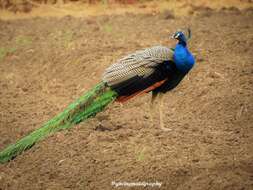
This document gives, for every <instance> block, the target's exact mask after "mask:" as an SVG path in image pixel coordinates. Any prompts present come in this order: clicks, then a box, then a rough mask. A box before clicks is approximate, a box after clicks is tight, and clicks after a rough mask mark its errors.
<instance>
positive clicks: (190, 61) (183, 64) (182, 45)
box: [173, 41, 195, 73]
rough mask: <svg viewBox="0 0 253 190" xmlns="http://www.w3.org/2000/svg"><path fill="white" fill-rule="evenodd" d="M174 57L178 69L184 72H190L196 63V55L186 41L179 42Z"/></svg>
mask: <svg viewBox="0 0 253 190" xmlns="http://www.w3.org/2000/svg"><path fill="white" fill-rule="evenodd" d="M173 58H174V62H175V64H176V67H177V69H178V70H179V71H180V72H182V73H188V72H189V71H190V70H191V68H192V67H193V65H194V63H195V60H194V57H193V56H192V54H191V52H190V51H189V50H188V48H187V44H186V42H185V41H179V42H178V44H177V45H176V48H175V51H174V56H173Z"/></svg>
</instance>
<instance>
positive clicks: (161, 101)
mask: <svg viewBox="0 0 253 190" xmlns="http://www.w3.org/2000/svg"><path fill="white" fill-rule="evenodd" d="M163 98H164V94H163V93H159V99H158V101H159V118H160V127H161V129H162V130H163V131H171V129H169V128H166V127H164V121H163V115H164V113H163Z"/></svg>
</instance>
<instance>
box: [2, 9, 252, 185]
mask: <svg viewBox="0 0 253 190" xmlns="http://www.w3.org/2000/svg"><path fill="white" fill-rule="evenodd" d="M168 14H169V13H166V12H164V13H159V14H139V15H134V14H122V15H110V16H98V17H88V18H74V17H71V16H66V17H63V18H50V19H49V18H33V19H28V20H13V21H0V34H1V35H0V41H1V45H0V46H1V49H0V59H1V60H0V72H1V75H0V88H1V91H0V129H1V130H0V137H1V138H0V148H1V149H2V148H4V147H5V146H7V145H8V144H10V143H13V142H15V141H16V140H17V139H19V138H21V137H22V136H24V135H26V134H28V133H29V132H31V131H33V130H34V129H36V128H38V127H39V126H41V125H42V124H43V123H44V122H45V121H47V120H48V119H50V118H52V117H53V116H54V115H55V114H57V113H59V112H60V111H62V110H63V109H64V108H65V107H66V106H67V105H68V104H69V103H71V102H72V101H73V100H75V99H76V98H77V97H79V96H80V95H81V94H82V93H83V92H85V91H87V90H88V89H89V88H91V87H92V86H94V85H95V84H96V83H98V82H99V81H100V79H101V74H102V73H103V71H104V69H105V68H106V67H108V66H109V65H110V64H111V63H113V62H114V61H115V60H116V59H118V58H120V57H121V56H123V55H126V54H128V53H130V52H133V51H135V50H138V49H142V48H145V47H150V46H154V45H157V44H162V45H168V46H172V45H173V44H174V42H172V41H171V40H170V39H169V34H171V33H173V32H174V31H175V30H176V29H178V28H182V27H185V26H191V28H192V30H193V38H192V40H191V43H190V49H191V50H192V52H193V53H194V55H195V56H196V60H197V63H196V66H195V68H194V69H193V70H192V72H191V73H190V74H189V76H188V77H187V78H186V79H185V80H184V81H183V82H182V84H180V86H179V87H178V88H177V89H176V90H174V91H172V92H170V93H168V94H167V95H166V97H165V106H164V112H165V116H166V117H165V122H166V127H168V128H170V129H171V131H169V132H164V131H162V130H160V129H159V127H158V126H159V125H158V117H157V118H156V119H155V123H157V125H156V126H155V127H150V126H149V125H150V123H149V122H150V118H149V101H150V95H145V96H142V97H138V98H135V99H133V100H131V101H129V102H128V103H126V104H123V105H120V104H117V103H115V104H111V105H110V106H109V107H108V109H106V111H104V112H102V113H100V114H98V115H97V117H95V118H94V119H90V120H89V121H88V122H85V123H80V124H79V125H78V126H77V127H74V128H72V129H71V130H68V131H62V132H58V133H57V134H55V135H52V136H50V137H49V138H47V139H45V140H44V141H42V142H40V143H38V144H36V145H35V146H34V147H32V149H30V150H29V151H27V152H25V153H24V154H22V155H20V156H18V157H17V158H16V159H15V160H13V161H11V162H9V163H7V164H3V165H0V189H1V190H5V189H8V190H9V189H10V190H17V189H24V190H26V189H32V190H35V189H80V190H83V189H90V190H93V189H106V190H107V189H108V190H109V189H116V188H114V187H113V186H112V185H111V182H112V181H116V182H119V181H121V182H124V181H125V182H155V181H157V182H161V183H162V186H161V188H160V189H164V190H169V189H171V190H174V189H200V190H203V189H237V190H238V189H241V190H250V189H252V188H253V162H252V161H253V150H252V147H253V138H252V137H253V130H252V123H253V118H252V114H253V104H252V102H253V95H252V94H253V91H252V87H253V65H252V64H253V63H252V60H253V54H252V52H253V48H252V46H253V36H252V34H253V22H252V20H253V11H252V9H247V10H244V11H242V10H239V9H237V8H230V9H223V10H220V11H214V10H212V9H206V8H203V7H202V8H201V7H197V8H196V7H195V9H194V12H192V15H191V16H188V17H177V16H176V17H175V18H173V17H171V16H168ZM156 115H157V113H156ZM120 189H130V188H126V187H123V188H120ZM131 189H157V188H155V187H153V188H151V187H149V188H147V187H146V188H141V187H138V188H137V187H133V188H131Z"/></svg>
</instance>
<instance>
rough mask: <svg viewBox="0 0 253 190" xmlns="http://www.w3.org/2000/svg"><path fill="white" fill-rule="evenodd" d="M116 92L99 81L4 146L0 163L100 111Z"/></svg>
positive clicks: (0, 154) (115, 95) (115, 96)
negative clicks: (54, 113)
mask: <svg viewBox="0 0 253 190" xmlns="http://www.w3.org/2000/svg"><path fill="white" fill-rule="evenodd" d="M117 96H118V94H117V93H116V92H115V91H113V90H112V89H110V88H109V87H107V86H106V85H105V83H103V82H101V83H99V84H98V85H96V86H95V87H94V88H93V89H91V90H90V91H88V92H87V93H85V94H84V95H83V96H81V97H80V98H79V99H77V100H76V101H75V102H74V103H72V104H70V105H69V106H68V107H67V108H66V109H65V110H64V111H63V112H61V113H60V114H58V115H57V116H55V117H54V118H53V119H51V120H49V121H48V122H47V123H45V124H44V125H43V126H42V127H41V128H39V129H37V130H35V131H34V132H32V133H31V134H29V135H27V136H26V137H24V138H22V139H20V140H19V141H17V142H16V143H15V144H12V145H10V146H8V147H6V148H5V149H4V150H3V151H1V152H0V163H5V162H7V161H9V160H11V159H13V158H15V157H16V156H17V155H19V154H21V153H22V152H23V151H24V150H27V149H29V148H31V147H32V146H33V145H34V144H35V143H36V142H38V141H40V140H42V139H44V138H45V137H47V136H48V135H50V134H52V133H55V132H56V131H59V130H62V129H67V128H70V127H72V126H74V125H75V124H78V123H80V122H82V121H84V120H86V119H88V118H90V117H93V116H95V115H96V114H97V113H98V112H100V111H102V110H103V109H104V108H105V107H106V106H107V105H108V104H109V103H110V102H112V101H114V100H115V99H116V98H117Z"/></svg>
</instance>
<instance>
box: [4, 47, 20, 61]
mask: <svg viewBox="0 0 253 190" xmlns="http://www.w3.org/2000/svg"><path fill="white" fill-rule="evenodd" d="M16 50H17V49H16V48H13V47H11V48H4V47H0V61H1V60H2V59H4V58H5V56H6V55H8V54H9V53H14V52H15V51H16Z"/></svg>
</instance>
